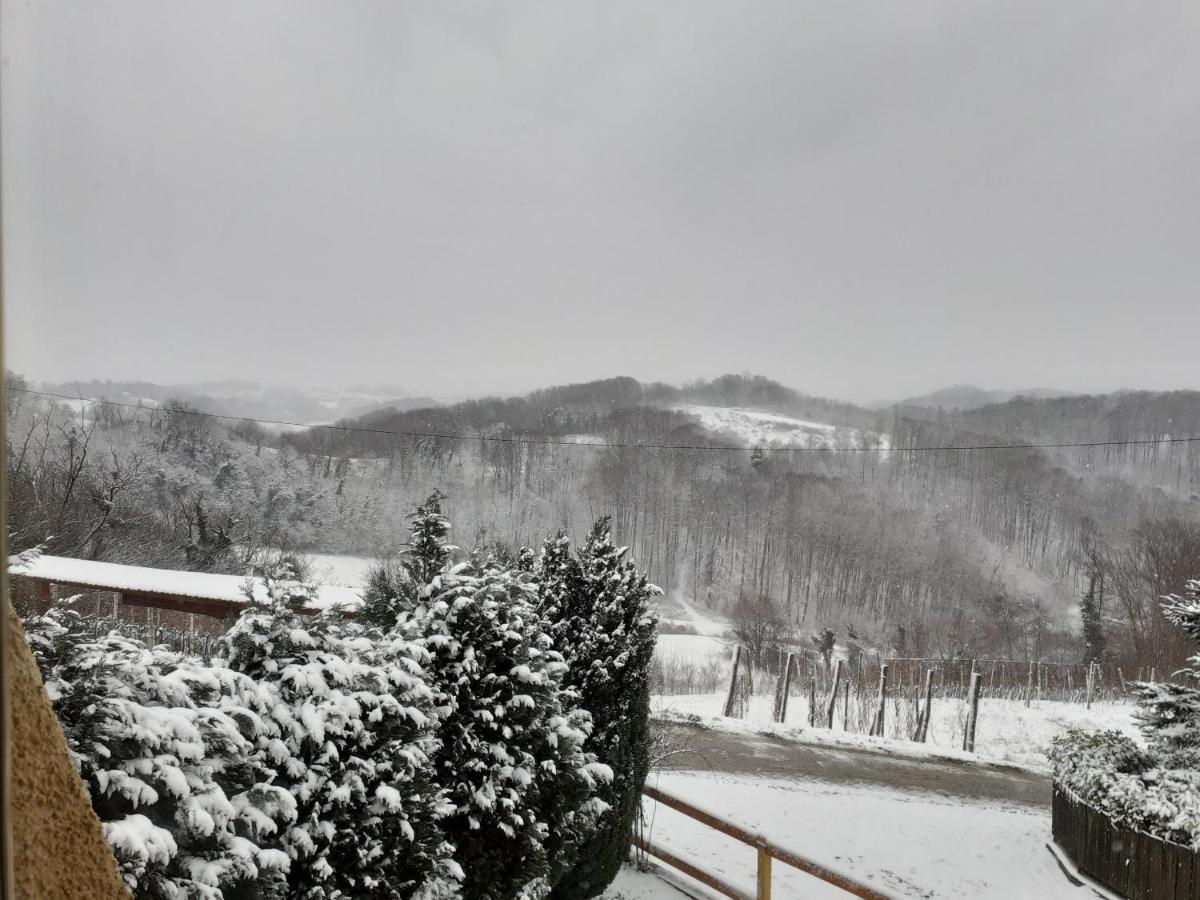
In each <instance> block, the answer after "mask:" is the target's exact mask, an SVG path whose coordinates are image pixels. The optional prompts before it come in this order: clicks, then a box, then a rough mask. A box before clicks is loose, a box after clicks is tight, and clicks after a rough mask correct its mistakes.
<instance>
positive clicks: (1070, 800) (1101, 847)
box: [1052, 784, 1200, 900]
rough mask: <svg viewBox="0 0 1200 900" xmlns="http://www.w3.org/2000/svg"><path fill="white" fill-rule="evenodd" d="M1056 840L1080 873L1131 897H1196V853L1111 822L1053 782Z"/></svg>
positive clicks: (1199, 863)
mask: <svg viewBox="0 0 1200 900" xmlns="http://www.w3.org/2000/svg"><path fill="white" fill-rule="evenodd" d="M1052 827H1053V833H1054V840H1055V843H1057V844H1058V846H1059V847H1061V848H1062V849H1063V851H1064V852H1066V854H1067V855H1068V856H1069V857H1070V858H1071V860H1072V861H1073V862H1074V863H1075V865H1076V866H1077V867H1078V868H1079V871H1081V872H1083V873H1084V874H1086V875H1088V876H1090V877H1091V878H1094V879H1095V880H1096V881H1098V882H1100V883H1101V884H1102V885H1104V886H1105V887H1106V888H1108V889H1110V890H1112V891H1115V892H1116V893H1118V894H1120V895H1121V896H1123V897H1128V898H1130V900H1200V854H1198V853H1197V852H1196V851H1195V850H1192V849H1191V848H1190V847H1184V846H1182V845H1180V844H1174V843H1171V842H1170V841H1165V840H1163V839H1162V838H1157V837H1154V836H1152V835H1149V834H1146V833H1145V832H1143V831H1136V830H1134V829H1131V828H1125V827H1123V826H1121V825H1117V824H1115V823H1114V822H1113V821H1112V820H1111V819H1110V818H1108V816H1106V815H1104V813H1102V812H1100V811H1099V810H1097V809H1095V808H1093V807H1092V806H1091V805H1089V804H1088V803H1085V802H1084V801H1083V800H1080V799H1079V798H1078V797H1076V796H1075V795H1074V794H1073V793H1072V792H1071V791H1069V790H1068V789H1066V788H1064V787H1062V786H1061V785H1058V784H1056V785H1055V786H1054V799H1053V826H1052Z"/></svg>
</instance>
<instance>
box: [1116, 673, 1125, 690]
mask: <svg viewBox="0 0 1200 900" xmlns="http://www.w3.org/2000/svg"><path fill="white" fill-rule="evenodd" d="M1117 677H1118V678H1120V679H1121V693H1122V694H1124V693H1125V690H1126V689H1125V673H1124V672H1122V671H1121V667H1120V666H1117Z"/></svg>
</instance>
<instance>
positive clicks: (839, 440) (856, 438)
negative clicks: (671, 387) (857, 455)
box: [675, 404, 889, 450]
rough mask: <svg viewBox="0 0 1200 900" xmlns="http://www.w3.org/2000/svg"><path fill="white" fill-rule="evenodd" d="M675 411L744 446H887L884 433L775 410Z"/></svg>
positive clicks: (712, 408)
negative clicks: (812, 419)
mask: <svg viewBox="0 0 1200 900" xmlns="http://www.w3.org/2000/svg"><path fill="white" fill-rule="evenodd" d="M675 410H676V411H677V412H682V413H687V414H689V415H692V416H695V417H696V418H697V419H699V420H700V424H701V425H703V426H704V427H705V428H706V429H707V430H708V431H712V432H715V433H718V434H726V435H729V436H731V437H733V438H735V439H736V440H737V441H738V443H741V444H744V445H745V446H746V447H756V446H757V447H765V448H770V447H804V448H825V449H829V450H846V449H853V448H857V447H882V448H884V449H886V448H887V447H888V446H889V440H888V436H887V435H886V434H877V433H875V432H869V431H863V430H862V429H859V428H849V427H845V426H840V425H828V424H826V423H824V422H809V421H806V420H805V419H795V418H792V417H791V416H781V415H779V414H778V413H770V412H761V411H759V410H754V409H744V408H742V407H737V406H699V405H695V404H687V405H684V406H676V407H675Z"/></svg>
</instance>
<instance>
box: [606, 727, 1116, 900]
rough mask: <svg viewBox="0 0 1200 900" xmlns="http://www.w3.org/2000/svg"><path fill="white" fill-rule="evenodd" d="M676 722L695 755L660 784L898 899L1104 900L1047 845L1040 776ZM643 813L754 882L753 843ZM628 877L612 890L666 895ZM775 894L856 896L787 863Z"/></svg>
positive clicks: (681, 845) (662, 839) (667, 833)
mask: <svg viewBox="0 0 1200 900" xmlns="http://www.w3.org/2000/svg"><path fill="white" fill-rule="evenodd" d="M669 727H670V729H671V737H672V741H673V743H674V744H675V745H676V746H686V747H687V748H688V749H689V751H692V750H694V751H695V752H686V753H680V754H676V755H673V756H672V757H670V760H669V761H670V763H671V768H669V769H661V770H659V771H657V772H656V773H654V774H652V775H651V783H652V784H656V785H658V786H659V787H661V788H662V789H665V790H667V791H668V792H670V793H673V794H675V795H677V796H681V797H683V798H685V799H687V800H690V801H691V802H693V803H696V804H698V805H700V806H702V807H704V808H707V809H709V810H712V811H714V812H717V813H719V814H721V815H722V816H724V817H726V818H728V819H730V820H731V821H735V822H737V823H738V824H740V825H742V826H744V827H747V828H750V829H752V830H756V831H759V832H761V833H763V834H765V835H767V836H769V837H770V838H771V839H772V840H774V841H776V842H777V843H780V844H782V845H783V846H786V847H788V848H789V849H792V850H794V851H795V852H797V853H799V854H801V855H803V856H807V857H809V858H811V859H814V860H816V861H818V862H823V863H826V864H833V865H835V866H836V867H838V868H841V869H844V870H847V871H851V872H853V873H855V875H856V876H858V877H859V878H861V879H862V880H864V881H866V882H867V883H870V884H873V885H875V886H877V887H879V888H882V889H884V890H886V891H887V892H889V893H892V894H894V895H896V896H901V897H931V898H932V897H937V898H942V897H994V898H1001V897H1003V898H1013V897H1020V898H1028V900H1043V898H1044V900H1053V898H1067V900H1070V898H1079V900H1085V898H1088V900H1094V897H1095V894H1093V893H1092V892H1091V891H1090V890H1088V889H1087V888H1082V887H1076V886H1074V885H1073V884H1072V883H1071V882H1070V881H1069V880H1068V879H1067V878H1066V877H1065V875H1064V874H1063V872H1062V870H1061V869H1060V868H1059V867H1058V864H1057V863H1056V862H1055V860H1054V858H1053V857H1052V856H1051V854H1050V852H1049V851H1048V850H1047V849H1046V842H1047V841H1048V840H1049V837H1050V812H1049V780H1048V779H1047V778H1046V777H1045V776H1043V775H1039V774H1036V773H1031V772H1027V771H1024V770H1020V769H1014V768H1008V767H1002V766H988V765H976V764H973V763H968V762H958V761H955V760H936V759H932V760H919V759H906V758H903V757H897V756H890V755H888V754H886V753H878V752H871V751H863V750H857V749H853V748H850V749H845V748H840V747H826V746H806V745H803V744H797V743H795V742H788V741H783V740H779V739H777V738H772V737H766V736H759V735H752V734H725V733H717V732H710V731H706V730H705V729H702V728H698V727H696V726H690V725H671V726H669ZM646 812H647V818H648V821H649V823H650V826H651V835H652V838H653V840H655V841H656V842H658V843H660V844H662V845H663V846H665V847H667V848H668V849H671V850H673V851H674V852H676V853H678V854H679V855H681V856H684V857H685V858H689V859H691V860H693V861H696V862H698V863H700V864H701V865H702V866H703V867H705V868H707V869H709V870H711V871H713V872H714V873H716V874H718V875H720V876H721V877H724V878H725V879H727V880H728V881H731V882H732V883H734V884H735V885H739V886H744V887H745V888H746V889H747V890H748V891H751V890H752V887H753V884H754V865H755V856H754V853H753V851H752V850H751V849H750V848H748V847H746V846H744V845H741V844H739V843H737V842H736V841H733V840H732V839H730V838H727V837H725V836H724V835H721V834H719V833H717V832H715V831H713V830H712V829H710V828H707V827H706V826H704V825H702V824H700V823H698V822H695V821H694V820H692V819H690V818H688V817H686V816H683V815H682V814H680V813H677V812H675V811H674V810H671V809H669V808H667V807H664V806H661V805H659V804H656V803H653V802H650V801H647V803H646ZM631 887H632V885H626V886H625V888H626V889H625V890H624V891H621V892H618V893H616V894H615V895H614V896H623V897H630V898H635V897H636V898H640V897H642V896H647V897H650V896H658V895H651V894H646V895H643V894H640V893H638V892H637V891H636V890H631V889H630V888H631ZM695 895H696V896H708V895H707V894H704V893H703V891H697V892H696V894H695ZM662 896H664V897H665V896H678V895H677V894H675V893H670V892H667V893H664V894H662ZM774 896H775V897H776V898H809V897H812V898H825V897H829V898H834V897H845V896H847V895H846V894H844V893H842V892H840V891H838V890H837V889H836V888H833V887H831V886H829V885H826V884H824V883H822V882H818V881H815V880H814V879H812V878H810V877H808V876H806V875H803V874H802V873H799V872H795V871H794V870H791V869H789V868H788V867H786V866H783V865H777V866H776V867H775V892H774Z"/></svg>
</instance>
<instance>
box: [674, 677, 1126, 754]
mask: <svg viewBox="0 0 1200 900" xmlns="http://www.w3.org/2000/svg"><path fill="white" fill-rule="evenodd" d="M724 702H725V694H724V691H721V692H718V693H713V694H685V695H681V696H673V697H654V698H653V700H652V706H651V715H652V716H654V717H655V718H659V719H664V720H667V721H693V722H697V723H698V724H702V725H705V726H707V727H710V728H716V729H720V730H735V731H736V730H750V731H754V732H762V733H768V734H773V735H776V736H779V737H785V738H790V739H795V740H801V741H818V742H833V743H848V744H853V745H856V746H863V745H865V746H870V747H877V748H880V749H893V750H896V751H898V752H903V753H905V754H906V755H913V754H917V755H919V754H922V753H928V752H934V753H938V754H943V755H950V756H955V757H959V756H961V757H963V758H968V759H970V758H977V759H981V760H987V761H991V762H1002V763H1009V764H1012V765H1019V766H1024V767H1027V768H1032V769H1036V770H1038V771H1047V770H1048V769H1049V761H1048V760H1047V759H1046V755H1045V751H1046V749H1047V748H1048V747H1049V745H1050V740H1051V738H1053V737H1054V736H1055V735H1057V734H1061V733H1062V732H1063V731H1065V730H1066V729H1067V728H1072V727H1075V728H1085V729H1089V730H1096V729H1102V728H1115V729H1118V730H1120V731H1122V732H1124V733H1125V734H1128V735H1129V736H1130V737H1133V738H1137V737H1138V731H1137V728H1136V727H1135V726H1134V723H1133V719H1132V712H1133V708H1134V707H1133V706H1132V705H1131V704H1128V703H1096V704H1093V705H1092V708H1091V709H1090V710H1089V709H1086V708H1085V707H1084V706H1082V705H1079V704H1071V703H1057V702H1052V701H1048V700H1044V701H1034V702H1033V703H1031V704H1030V706H1029V707H1028V708H1026V707H1025V704H1024V703H1022V702H1021V701H1013V700H997V699H987V698H985V699H983V700H981V701H980V703H979V721H978V724H977V726H976V732H975V754H974V756H972V755H970V754H964V753H962V751H961V748H962V737H963V723H964V722H965V720H966V704H965V702H964V701H962V700H955V699H944V700H935V701H934V704H933V718H932V720H931V722H930V727H929V739H928V742H927V743H926V744H924V745H921V744H914V743H912V742H911V741H906V740H896V739H886V740H885V739H880V738H870V737H867V736H866V735H864V734H859V733H846V732H845V731H842V730H840V728H835V729H833V730H832V731H831V730H830V729H828V728H810V727H808V725H807V722H808V698H807V697H792V698H791V700H790V701H789V704H788V717H787V723H786V724H784V725H778V724H775V723H774V722H772V721H771V705H772V698H770V697H766V696H755V697H754V698H753V699H752V702H751V706H750V713H749V715H747V717H746V718H745V719H729V718H725V717H723V716H721V710H722V706H723V704H724ZM836 721H837V720H836V719H835V724H836Z"/></svg>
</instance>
